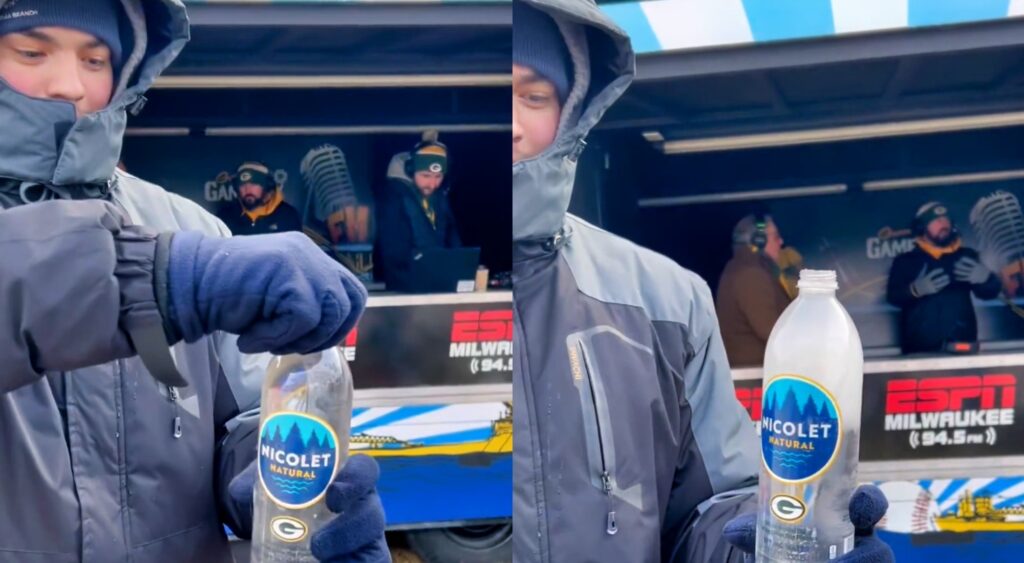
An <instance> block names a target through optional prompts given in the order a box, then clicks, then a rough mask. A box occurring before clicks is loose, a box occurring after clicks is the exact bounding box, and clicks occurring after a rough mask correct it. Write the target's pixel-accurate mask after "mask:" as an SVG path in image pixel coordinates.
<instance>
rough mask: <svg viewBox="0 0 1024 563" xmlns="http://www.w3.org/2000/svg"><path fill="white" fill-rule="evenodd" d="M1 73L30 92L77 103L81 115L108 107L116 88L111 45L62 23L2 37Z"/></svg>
mask: <svg viewBox="0 0 1024 563" xmlns="http://www.w3.org/2000/svg"><path fill="white" fill-rule="evenodd" d="M0 78H3V79H4V80H5V81H6V82H7V83H8V84H10V86H11V87H12V88H14V89H15V90H16V91H18V92H20V93H22V94H24V95H26V96H31V97H33V98H41V99H47V100H61V101H65V102H70V103H72V104H74V106H75V113H76V115H77V116H78V117H81V116H83V115H86V114H90V113H94V112H97V111H99V110H101V109H103V108H105V107H107V104H109V103H110V96H111V93H112V92H113V89H114V69H113V67H112V65H111V62H110V49H109V48H108V47H107V46H106V45H105V44H103V43H102V42H100V41H99V40H98V39H96V38H95V37H93V36H92V35H89V34H88V33H83V32H81V31H76V30H73V29H66V28H63V27H39V28H35V29H31V30H28V31H25V32H22V33H9V34H7V35H4V36H2V37H0Z"/></svg>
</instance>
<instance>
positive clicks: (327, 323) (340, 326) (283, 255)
mask: <svg viewBox="0 0 1024 563" xmlns="http://www.w3.org/2000/svg"><path fill="white" fill-rule="evenodd" d="M167 277H168V280H169V281H168V290H167V294H168V310H169V313H170V315H169V316H170V319H169V320H170V325H171V327H172V328H173V329H175V330H177V331H178V332H179V335H180V336H181V337H182V338H184V340H185V341H186V342H195V341H196V340H198V339H199V338H201V337H202V336H203V335H205V334H209V333H211V332H214V331H218V330H221V331H224V332H229V333H231V334H238V335H240V337H239V339H238V348H239V350H241V351H242V352H244V353H247V354H255V353H259V352H268V351H269V352H272V353H274V354H308V353H312V352H317V351H320V350H323V349H325V348H330V347H331V346H334V345H335V344H337V343H338V342H340V341H341V340H342V339H343V338H344V337H345V335H346V334H347V333H348V332H349V331H350V330H352V328H353V327H354V326H355V324H356V321H358V320H359V317H360V315H362V313H363V309H364V308H365V307H366V299H367V295H366V288H365V287H363V284H362V283H360V282H359V280H357V279H356V278H355V276H353V275H352V274H351V273H350V272H349V271H348V270H346V269H345V268H344V267H342V266H341V265H340V264H338V263H337V262H335V261H334V260H332V259H330V258H329V257H328V256H327V255H326V254H324V253H323V252H322V251H321V250H320V249H319V248H317V246H316V245H315V244H313V242H312V241H310V240H309V238H308V237H307V236H306V235H303V234H301V233H281V234H274V235H257V236H247V237H234V238H219V237H209V236H205V235H203V234H201V233H198V232H193V231H186V232H181V233H176V234H175V235H174V238H173V239H171V244H170V252H169V258H168V276H167Z"/></svg>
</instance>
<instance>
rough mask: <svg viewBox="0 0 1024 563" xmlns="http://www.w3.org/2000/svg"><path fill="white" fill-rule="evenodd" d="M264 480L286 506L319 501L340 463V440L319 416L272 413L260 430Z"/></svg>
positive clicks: (305, 505)
mask: <svg viewBox="0 0 1024 563" xmlns="http://www.w3.org/2000/svg"><path fill="white" fill-rule="evenodd" d="M259 456H260V480H261V481H262V482H263V487H264V489H265V490H266V492H267V494H268V495H270V499H271V500H272V501H273V502H275V503H276V504H279V505H281V506H284V507H286V508H305V507H307V506H310V505H312V504H315V503H316V502H318V501H319V500H320V498H321V497H323V495H324V493H325V492H326V491H327V486H328V485H330V484H331V480H332V479H333V478H334V469H335V466H336V465H337V463H338V440H337V437H336V436H335V434H334V431H333V430H332V429H331V428H330V427H329V426H327V425H326V424H324V423H323V422H322V421H320V420H319V419H316V418H313V417H311V416H307V415H304V414H298V413H280V414H275V415H272V416H270V417H269V418H268V419H267V420H266V421H264V423H263V428H261V429H260V444H259Z"/></svg>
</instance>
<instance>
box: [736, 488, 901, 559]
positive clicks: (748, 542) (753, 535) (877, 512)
mask: <svg viewBox="0 0 1024 563" xmlns="http://www.w3.org/2000/svg"><path fill="white" fill-rule="evenodd" d="M888 508H889V501H887V500H885V494H883V493H882V490H881V489H879V488H878V487H876V486H874V485H861V486H860V487H857V490H856V491H854V492H853V496H852V497H850V521H851V522H852V523H853V528H854V535H855V539H854V543H853V550H852V551H850V553H847V554H846V555H843V556H841V557H839V558H838V559H836V560H835V561H836V563H895V561H896V556H895V555H893V552H892V548H890V547H889V546H888V545H886V543H885V542H883V541H882V540H880V539H878V536H876V535H875V524H877V523H878V521H879V520H881V519H882V516H885V511H886V510H887V509H888ZM722 533H723V535H724V536H725V539H726V541H728V542H729V543H731V544H732V545H734V546H736V547H737V548H739V549H740V550H741V551H743V552H744V553H746V554H747V555H748V558H749V559H750V560H753V554H754V549H755V545H756V542H757V514H756V513H753V512H750V513H747V514H743V515H740V516H737V517H736V518H733V519H732V520H730V521H729V523H728V524H726V525H725V528H724V529H723V530H722Z"/></svg>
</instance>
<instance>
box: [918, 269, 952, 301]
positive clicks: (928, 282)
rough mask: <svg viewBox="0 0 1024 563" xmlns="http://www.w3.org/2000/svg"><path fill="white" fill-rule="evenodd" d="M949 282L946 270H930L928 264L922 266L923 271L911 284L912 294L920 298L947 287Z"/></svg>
mask: <svg viewBox="0 0 1024 563" xmlns="http://www.w3.org/2000/svg"><path fill="white" fill-rule="evenodd" d="M949 283H950V281H949V276H947V275H946V272H944V271H943V270H932V271H930V272H929V271H928V265H927V264H926V265H925V266H924V267H923V268H921V273H920V274H918V275H917V279H916V280H914V282H913V283H911V284H910V294H911V295H913V296H914V297H918V298H920V297H925V296H926V295H934V294H936V293H938V292H940V291H942V290H943V289H946V286H948V285H949Z"/></svg>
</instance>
